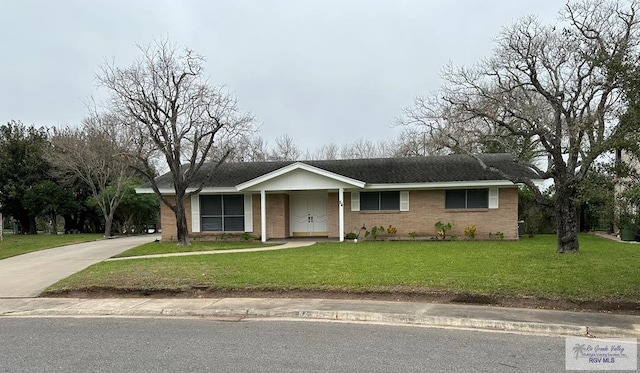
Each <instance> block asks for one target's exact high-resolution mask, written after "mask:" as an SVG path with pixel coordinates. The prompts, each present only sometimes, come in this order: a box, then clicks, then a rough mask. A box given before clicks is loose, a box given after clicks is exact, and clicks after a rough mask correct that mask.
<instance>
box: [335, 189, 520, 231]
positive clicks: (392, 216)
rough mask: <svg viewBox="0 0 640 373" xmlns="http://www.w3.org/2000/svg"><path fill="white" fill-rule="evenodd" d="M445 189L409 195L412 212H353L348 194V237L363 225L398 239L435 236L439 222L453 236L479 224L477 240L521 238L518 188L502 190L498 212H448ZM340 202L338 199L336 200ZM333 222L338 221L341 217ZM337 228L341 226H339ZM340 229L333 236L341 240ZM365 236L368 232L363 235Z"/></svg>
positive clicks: (346, 224) (477, 210) (346, 216)
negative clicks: (380, 228)
mask: <svg viewBox="0 0 640 373" xmlns="http://www.w3.org/2000/svg"><path fill="white" fill-rule="evenodd" d="M444 197H445V191H444V190H419V191H411V192H410V193H409V211H403V212H400V211H389V212H377V211H351V194H350V193H345V206H344V207H345V208H344V210H345V227H344V229H345V234H346V233H348V232H352V231H356V232H358V231H359V230H360V228H361V227H362V226H363V224H364V225H365V226H366V227H367V230H371V228H372V227H374V226H383V227H385V228H387V227H388V226H389V225H392V226H394V227H396V228H397V229H398V233H397V234H396V236H397V237H407V236H408V234H409V232H416V233H417V234H418V236H427V237H430V236H435V235H436V229H435V223H436V222H438V221H442V222H443V223H444V224H446V223H451V225H452V229H451V231H450V232H449V233H448V234H450V235H454V236H458V237H459V238H464V237H465V236H464V229H465V228H466V227H468V226H471V225H473V224H475V225H476V229H477V231H476V237H477V238H488V236H489V233H493V234H495V233H496V232H502V233H504V238H505V239H517V238H518V226H517V222H518V188H517V187H512V188H500V191H499V204H498V207H499V208H497V209H472V210H464V209H461V210H446V209H445V208H444ZM336 201H337V200H336ZM336 210H337V209H336ZM330 218H331V219H335V220H336V221H337V220H338V217H337V214H336V216H335V218H334V217H330ZM336 229H337V225H336ZM337 232H338V231H337V230H336V231H333V230H332V235H334V237H337V236H338V234H337ZM362 234H364V232H362Z"/></svg>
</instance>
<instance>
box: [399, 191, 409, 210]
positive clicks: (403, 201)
mask: <svg viewBox="0 0 640 373" xmlns="http://www.w3.org/2000/svg"><path fill="white" fill-rule="evenodd" d="M400 211H409V191H402V192H400Z"/></svg>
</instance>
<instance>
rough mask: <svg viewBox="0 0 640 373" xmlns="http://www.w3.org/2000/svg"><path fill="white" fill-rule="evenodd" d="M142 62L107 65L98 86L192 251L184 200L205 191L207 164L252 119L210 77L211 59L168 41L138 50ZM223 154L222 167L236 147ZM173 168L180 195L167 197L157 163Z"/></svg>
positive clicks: (142, 170) (181, 241) (143, 171)
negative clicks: (158, 178)
mask: <svg viewBox="0 0 640 373" xmlns="http://www.w3.org/2000/svg"><path fill="white" fill-rule="evenodd" d="M139 49H140V51H141V52H142V56H141V58H139V59H138V60H136V61H135V62H134V63H133V64H132V65H131V66H129V67H126V68H119V67H117V66H115V65H114V63H106V64H105V65H103V67H102V73H101V74H100V75H99V76H98V80H99V82H100V83H101V84H102V86H104V87H106V88H107V89H108V90H109V91H110V92H111V100H110V107H111V110H113V112H114V113H116V114H117V115H119V116H120V117H121V118H123V120H124V121H125V123H126V124H127V126H128V130H129V131H130V133H131V134H132V135H131V144H132V145H134V146H135V147H136V152H134V153H133V156H135V157H136V158H137V160H138V162H139V166H138V167H137V170H138V171H139V172H140V173H141V174H143V175H144V176H145V177H146V178H147V180H148V181H149V183H150V185H151V187H152V189H153V190H154V191H155V193H156V194H157V195H158V197H159V198H160V200H161V201H162V202H163V203H164V204H165V205H167V206H168V207H169V208H170V209H171V210H172V211H173V212H174V214H175V217H176V228H177V239H178V244H179V245H189V244H190V240H189V234H188V229H187V219H186V214H185V207H184V205H185V201H186V199H187V198H189V197H190V196H191V195H193V194H195V193H198V192H199V191H200V190H201V189H202V187H203V186H204V183H205V182H206V180H207V178H208V177H210V176H211V174H208V175H205V177H201V175H199V172H200V171H201V169H202V166H203V165H204V164H205V163H206V162H207V161H208V160H210V157H209V155H210V154H211V152H212V150H213V149H214V148H215V147H216V145H217V144H218V143H217V142H216V139H219V138H223V139H224V141H223V142H222V143H224V144H226V145H230V144H233V140H234V139H237V138H239V137H241V136H242V135H243V134H244V133H245V132H247V131H248V130H249V129H250V128H251V125H252V123H253V117H252V116H251V115H249V114H247V113H243V112H241V111H240V110H239V108H238V105H237V100H236V98H235V97H233V96H232V95H231V94H229V93H228V92H227V91H226V90H225V89H224V88H223V87H214V86H212V85H211V84H209V81H208V79H207V78H206V77H205V76H204V68H203V64H204V61H205V60H204V57H202V56H201V55H199V54H197V53H196V52H194V51H192V50H190V49H187V48H178V47H177V46H175V45H173V44H172V43H170V42H169V41H168V40H160V41H156V42H153V43H151V44H149V45H147V46H144V47H139ZM225 150H226V151H225V152H223V153H218V157H219V159H218V160H217V162H218V163H217V164H219V163H221V162H223V161H224V160H225V158H226V157H227V156H228V154H229V152H230V151H231V150H230V149H225ZM158 164H159V165H161V166H164V167H166V168H168V169H169V173H170V175H171V181H172V184H173V189H174V192H175V197H174V198H171V197H169V196H167V195H165V194H161V192H160V189H159V187H158V185H157V182H156V180H155V179H154V176H155V170H156V169H157V165H158Z"/></svg>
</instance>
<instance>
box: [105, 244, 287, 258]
mask: <svg viewBox="0 0 640 373" xmlns="http://www.w3.org/2000/svg"><path fill="white" fill-rule="evenodd" d="M275 245H277V244H264V243H262V242H245V241H238V242H228V241H209V242H192V243H191V245H190V246H178V245H176V244H175V242H149V243H147V244H144V245H141V246H138V247H134V248H133V249H130V250H127V251H125V252H123V253H120V254H118V255H115V256H114V258H125V257H131V256H140V255H152V254H171V253H181V252H185V251H187V252H190V251H210V250H235V249H248V248H254V247H269V246H275Z"/></svg>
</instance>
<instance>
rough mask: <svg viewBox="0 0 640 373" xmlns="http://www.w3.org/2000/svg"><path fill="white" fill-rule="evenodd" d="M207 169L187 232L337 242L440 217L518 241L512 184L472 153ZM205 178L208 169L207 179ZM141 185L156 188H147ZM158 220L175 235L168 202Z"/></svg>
mask: <svg viewBox="0 0 640 373" xmlns="http://www.w3.org/2000/svg"><path fill="white" fill-rule="evenodd" d="M481 158H482V159H483V161H484V162H485V163H486V164H488V165H490V166H493V167H495V168H498V169H501V170H504V171H506V172H509V173H510V174H516V175H519V176H522V177H527V178H531V179H536V178H538V176H537V174H536V173H535V172H534V171H533V170H532V169H530V168H528V167H525V166H523V165H521V164H519V163H516V162H514V161H513V158H512V157H511V156H510V155H508V154H484V155H481ZM210 167H214V165H211V166H210ZM205 168H206V167H203V169H202V170H201V173H200V174H201V175H202V176H201V178H200V179H199V180H197V182H198V184H197V185H198V186H200V185H203V187H202V189H201V191H200V192H199V193H198V194H194V195H193V196H191V198H190V199H188V200H187V203H186V206H185V209H186V212H187V225H188V227H189V233H190V235H192V236H206V235H218V234H222V233H224V234H243V233H244V232H249V233H251V234H252V235H254V236H259V237H260V238H261V240H262V241H267V240H269V239H283V238H288V237H304V236H310V237H329V238H337V239H339V240H343V239H344V236H345V234H346V233H349V232H358V231H360V230H361V228H362V227H363V226H364V227H366V228H367V229H370V228H371V227H374V226H384V227H387V226H389V225H392V226H394V227H396V228H397V233H396V236H398V237H407V236H408V234H409V233H411V232H416V233H417V234H418V235H421V236H434V235H435V234H436V231H435V227H434V224H435V223H436V222H438V221H442V222H443V223H445V224H446V223H451V224H452V226H453V229H452V230H451V232H450V233H451V234H452V235H457V236H459V237H463V232H464V229H465V227H468V226H471V225H475V226H476V228H477V232H476V235H477V236H478V237H482V236H485V237H486V236H488V235H489V234H491V233H494V234H495V233H496V232H502V233H503V234H504V238H505V239H517V238H518V232H517V220H518V185H516V184H514V183H513V182H511V181H508V180H504V178H501V177H499V176H497V175H496V174H495V173H493V172H490V171H487V170H484V169H483V168H482V167H481V166H480V165H479V163H478V162H477V161H476V160H475V159H473V158H472V157H470V156H468V155H447V156H428V157H406V158H376V159H349V160H322V161H278V162H246V163H244V162H242V163H223V164H221V165H219V166H218V168H217V169H215V170H213V171H212V170H211V169H208V170H207V169H205ZM205 175H210V177H209V179H208V180H205V179H204V178H205ZM156 181H157V184H158V186H159V188H160V191H161V193H163V194H165V195H167V196H169V198H170V196H171V194H175V193H174V191H173V185H172V183H171V178H170V175H169V174H165V175H162V176H159V177H158V178H157V179H156ZM191 190H192V191H194V190H196V186H194V188H193V189H191ZM137 191H138V192H139V193H153V191H152V189H151V188H150V187H148V186H142V187H140V188H138V189H137ZM161 221H162V223H161V227H162V239H163V240H165V241H170V240H175V239H176V224H175V216H174V214H173V212H172V211H171V210H170V209H169V208H167V207H166V206H164V204H163V205H162V209H161ZM362 236H364V234H363V235H362Z"/></svg>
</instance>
